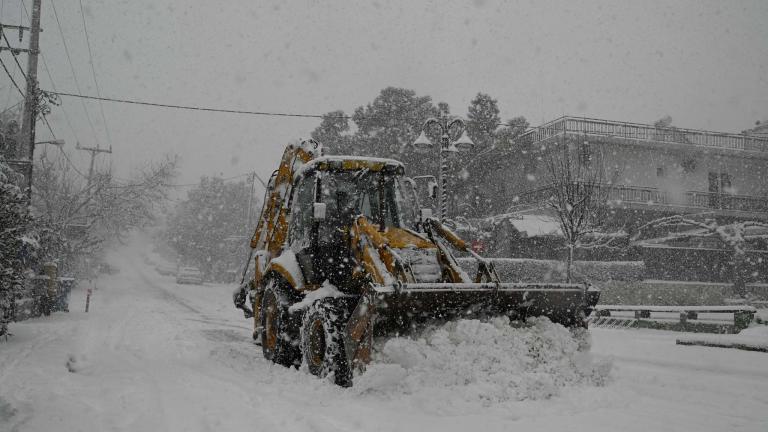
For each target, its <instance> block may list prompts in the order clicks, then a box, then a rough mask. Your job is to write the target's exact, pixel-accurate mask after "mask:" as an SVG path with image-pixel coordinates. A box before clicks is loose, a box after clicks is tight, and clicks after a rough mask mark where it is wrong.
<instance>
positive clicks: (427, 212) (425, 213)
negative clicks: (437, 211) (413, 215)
mask: <svg viewBox="0 0 768 432" xmlns="http://www.w3.org/2000/svg"><path fill="white" fill-rule="evenodd" d="M431 217H432V209H428V208H423V209H421V211H419V221H420V222H424V221H425V220H427V219H429V218H431Z"/></svg>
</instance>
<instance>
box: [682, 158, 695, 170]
mask: <svg viewBox="0 0 768 432" xmlns="http://www.w3.org/2000/svg"><path fill="white" fill-rule="evenodd" d="M680 166H681V167H682V168H683V172H684V173H685V174H690V173H692V172H694V171H696V159H693V158H688V159H683V161H682V162H680Z"/></svg>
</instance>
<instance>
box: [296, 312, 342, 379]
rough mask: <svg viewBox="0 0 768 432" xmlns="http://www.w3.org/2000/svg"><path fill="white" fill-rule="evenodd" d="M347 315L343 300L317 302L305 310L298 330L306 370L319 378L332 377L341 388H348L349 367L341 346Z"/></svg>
mask: <svg viewBox="0 0 768 432" xmlns="http://www.w3.org/2000/svg"><path fill="white" fill-rule="evenodd" d="M351 314H352V311H351V307H350V305H349V302H347V301H344V299H333V298H325V299H320V300H317V301H316V302H314V303H313V304H312V305H311V306H310V307H309V308H308V309H307V311H306V313H305V314H304V322H303V324H302V326H301V351H302V353H303V356H304V362H305V363H306V364H307V368H308V369H309V371H310V372H311V373H312V374H313V375H315V376H317V377H319V378H325V377H326V376H328V375H329V374H330V373H333V378H334V382H335V383H336V385H338V386H341V387H351V386H352V365H351V364H350V361H349V359H347V354H346V349H345V345H344V331H345V327H346V325H347V321H349V317H350V315H351Z"/></svg>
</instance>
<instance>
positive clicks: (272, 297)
mask: <svg viewBox="0 0 768 432" xmlns="http://www.w3.org/2000/svg"><path fill="white" fill-rule="evenodd" d="M288 306H289V304H288V302H287V301H286V300H285V296H284V293H283V292H282V290H281V289H280V285H279V283H278V282H277V281H275V280H274V279H273V280H270V281H269V282H268V283H267V288H266V289H265V290H264V296H263V297H262V301H261V328H262V330H261V350H262V353H263V354H264V358H265V359H267V360H269V361H271V362H273V363H277V364H279V365H282V366H285V367H290V366H295V367H298V366H300V365H301V352H300V351H299V322H300V321H299V322H296V321H297V320H296V319H295V318H294V317H292V316H291V313H290V312H289V311H288Z"/></svg>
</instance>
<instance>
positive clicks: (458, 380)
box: [353, 317, 611, 409]
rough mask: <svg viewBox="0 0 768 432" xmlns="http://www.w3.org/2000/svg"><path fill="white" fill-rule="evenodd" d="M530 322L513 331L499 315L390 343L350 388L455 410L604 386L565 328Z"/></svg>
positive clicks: (602, 367)
mask: <svg viewBox="0 0 768 432" xmlns="http://www.w3.org/2000/svg"><path fill="white" fill-rule="evenodd" d="M530 324H531V326H530V327H524V328H514V327H512V326H511V325H510V322H509V319H508V318H507V317H499V318H493V319H491V320H488V321H480V320H460V321H455V322H451V323H447V324H444V325H441V326H437V327H433V328H430V329H427V330H425V331H424V332H422V333H421V334H419V335H416V336H415V337H413V338H404V337H400V338H393V339H390V340H388V341H386V342H385V343H384V345H383V346H382V347H380V348H379V349H378V350H376V353H375V354H374V361H373V362H372V364H371V365H369V367H368V369H367V371H366V372H365V373H364V374H362V375H361V376H360V377H358V378H356V379H355V387H354V388H353V389H354V391H357V392H360V393H382V394H383V395H385V396H389V397H393V398H395V397H398V396H399V395H402V394H408V395H412V396H416V397H417V398H420V399H424V400H427V399H430V400H434V401H436V406H437V405H439V406H440V407H443V408H446V409H456V408H457V407H461V406H467V405H469V406H478V405H481V406H490V405H497V404H502V403H504V402H508V401H521V400H537V399H548V398H550V397H552V396H556V395H558V394H559V393H560V391H561V389H563V388H564V387H570V386H580V385H582V386H583V385H588V386H600V385H603V384H604V383H605V382H606V379H607V378H608V375H609V372H610V370H611V363H610V362H608V361H603V362H600V361H595V360H594V359H593V358H592V357H591V355H590V354H589V353H588V352H585V351H580V350H579V340H577V339H576V338H574V337H573V336H572V335H571V333H570V331H569V330H567V329H566V328H564V327H562V326H560V325H557V324H553V323H552V322H550V321H549V320H548V319H546V318H537V319H533V320H531V322H530ZM584 337H585V338H588V337H589V336H588V334H587V335H585V336H584Z"/></svg>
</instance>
